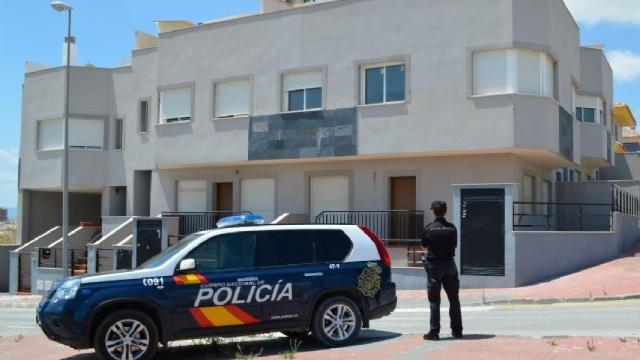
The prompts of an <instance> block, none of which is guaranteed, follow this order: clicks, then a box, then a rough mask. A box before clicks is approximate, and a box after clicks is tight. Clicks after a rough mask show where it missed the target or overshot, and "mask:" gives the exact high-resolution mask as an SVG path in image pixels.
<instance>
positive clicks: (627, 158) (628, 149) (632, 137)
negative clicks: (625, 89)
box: [601, 104, 640, 181]
mask: <svg viewBox="0 0 640 360" xmlns="http://www.w3.org/2000/svg"><path fill="white" fill-rule="evenodd" d="M614 118H615V119H616V132H615V135H616V138H615V139H616V154H615V158H616V160H615V166H614V167H610V168H608V169H602V175H601V177H602V179H603V180H633V181H638V180H640V135H638V131H637V130H636V126H637V123H636V119H635V117H634V116H633V113H632V112H631V109H630V108H629V106H628V105H627V104H616V105H615V106H614Z"/></svg>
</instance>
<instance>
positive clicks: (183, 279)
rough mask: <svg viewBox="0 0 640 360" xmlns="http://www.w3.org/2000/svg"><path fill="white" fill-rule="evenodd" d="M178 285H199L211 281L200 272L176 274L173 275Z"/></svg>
mask: <svg viewBox="0 0 640 360" xmlns="http://www.w3.org/2000/svg"><path fill="white" fill-rule="evenodd" d="M173 281H175V282H176V285H198V284H207V283H209V282H208V281H207V279H206V278H205V277H204V276H202V275H200V274H187V275H176V276H174V277H173Z"/></svg>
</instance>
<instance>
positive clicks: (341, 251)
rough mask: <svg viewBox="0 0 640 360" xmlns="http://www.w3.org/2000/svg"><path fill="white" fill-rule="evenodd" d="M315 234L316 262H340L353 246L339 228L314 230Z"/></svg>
mask: <svg viewBox="0 0 640 360" xmlns="http://www.w3.org/2000/svg"><path fill="white" fill-rule="evenodd" d="M315 235H316V236H315V253H316V262H317V263H330V262H342V261H344V259H346V258H347V256H348V255H349V253H350V252H351V249H352V248H353V244H352V243H351V239H349V237H348V236H347V234H345V233H344V232H343V231H341V230H316V231H315Z"/></svg>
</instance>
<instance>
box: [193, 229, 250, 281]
mask: <svg viewBox="0 0 640 360" xmlns="http://www.w3.org/2000/svg"><path fill="white" fill-rule="evenodd" d="M256 238H257V234H256V233H255V232H238V233H232V234H224V235H220V236H216V237H214V238H212V239H209V240H207V241H206V242H204V243H203V244H201V245H200V246H198V247H197V248H196V249H194V250H193V251H191V253H190V254H189V255H188V256H187V258H191V259H194V260H195V262H196V271H197V272H212V271H222V270H242V269H251V268H253V267H254V266H255V253H256V251H255V248H256Z"/></svg>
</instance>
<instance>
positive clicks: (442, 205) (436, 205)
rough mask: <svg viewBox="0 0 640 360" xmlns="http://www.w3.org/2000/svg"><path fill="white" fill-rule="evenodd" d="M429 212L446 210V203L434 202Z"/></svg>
mask: <svg viewBox="0 0 640 360" xmlns="http://www.w3.org/2000/svg"><path fill="white" fill-rule="evenodd" d="M431 210H447V203H446V202H444V201H434V202H432V203H431Z"/></svg>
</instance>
